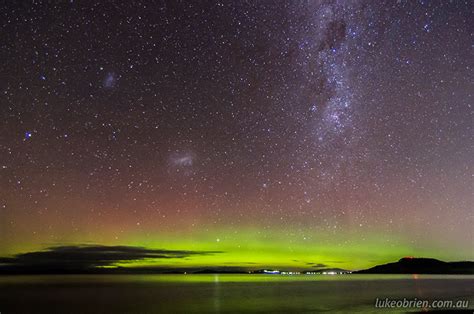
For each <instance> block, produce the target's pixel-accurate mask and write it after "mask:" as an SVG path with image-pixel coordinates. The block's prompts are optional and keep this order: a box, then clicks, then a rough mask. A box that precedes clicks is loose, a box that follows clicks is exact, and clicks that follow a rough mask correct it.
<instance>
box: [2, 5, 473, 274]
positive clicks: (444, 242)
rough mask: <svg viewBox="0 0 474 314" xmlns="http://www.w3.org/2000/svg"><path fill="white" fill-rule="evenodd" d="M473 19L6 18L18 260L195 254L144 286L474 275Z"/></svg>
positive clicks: (192, 14)
mask: <svg viewBox="0 0 474 314" xmlns="http://www.w3.org/2000/svg"><path fill="white" fill-rule="evenodd" d="M473 9H474V3H473V2H472V1H462V0H459V1H415V0H413V1H404V0H401V1H344V0H341V1H336V0H335V1H266V0H265V1H224V2H221V1H197V2H195V1H72V0H71V1H39V0H36V1H18V2H17V1H8V2H3V3H2V4H1V5H0V17H1V18H0V28H1V34H2V36H1V38H0V59H1V63H0V95H1V97H0V117H1V126H0V252H1V253H2V254H3V255H10V256H13V255H15V254H20V253H25V252H29V251H38V250H43V249H45V248H47V247H55V246H61V245H109V246H112V245H122V246H131V247H132V246H133V247H142V248H147V249H149V250H174V251H171V252H178V253H173V254H175V255H176V256H175V255H172V256H168V257H167V258H165V259H163V258H159V257H158V258H144V259H141V260H140V261H135V262H133V261H132V262H130V261H128V262H127V263H126V264H127V265H129V266H130V265H131V264H133V265H134V264H140V265H160V266H173V267H185V266H186V267H188V266H207V265H211V266H212V265H227V266H239V267H249V268H251V267H262V266H274V267H277V266H284V267H285V266H286V267H295V268H298V267H299V268H303V267H323V266H324V267H342V268H350V269H358V268H363V267H368V266H372V265H374V264H377V263H382V262H389V261H393V260H398V259H399V258H400V257H403V256H407V255H410V256H420V257H435V258H440V259H444V260H467V259H471V260H472V259H474V245H473V243H474V232H473V229H472V225H473V223H474V221H473V218H474V211H473V204H474V196H473V195H474V193H473V186H474V185H473V183H474V182H473V166H474V157H473V156H474V141H473V135H474V133H473V129H472V127H473V125H474V124H473V108H472V105H473V91H474V88H473V87H474V76H473V67H474V55H473V43H474V35H473V33H474V22H473V21H474V18H473V16H474V10H473ZM180 250H186V252H188V250H189V251H193V252H196V254H194V253H192V254H188V253H186V254H183V253H180V252H182V251H180ZM207 251H209V252H215V253H206V252H207ZM151 252H155V251H151ZM158 252H161V251H158ZM201 253H202V254H201ZM153 254H155V253H153ZM160 254H161V253H160ZM158 255H159V254H158ZM183 255H186V256H183ZM188 255H189V256H188ZM152 257H153V256H152ZM132 259H133V258H132Z"/></svg>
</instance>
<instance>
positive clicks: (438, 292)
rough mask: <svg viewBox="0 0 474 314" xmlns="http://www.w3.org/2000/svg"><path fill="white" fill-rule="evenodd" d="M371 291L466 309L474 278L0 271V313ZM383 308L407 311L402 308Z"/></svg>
mask: <svg viewBox="0 0 474 314" xmlns="http://www.w3.org/2000/svg"><path fill="white" fill-rule="evenodd" d="M377 297H378V298H386V297H388V298H396V299H400V298H403V297H406V298H418V299H454V300H458V299H463V300H469V301H470V308H471V309H472V308H473V306H474V276H423V275H418V276H412V275H406V276H405V275H402V276H400V275H339V276H322V275H317V276H310V275H301V276H281V275H68V276H60V275H54V276H5V277H0V313H1V314H9V313H61V314H63V313H81V314H87V313H94V314H96V313H115V314H117V313H242V312H252V313H266V312H272V313H319V312H327V311H334V312H340V313H357V312H359V313H370V312H378V311H376V310H377V309H375V308H374V300H375V298H377ZM379 311H380V310H379ZM383 311H384V312H407V311H408V310H383ZM412 311H415V309H412ZM418 311H419V310H418ZM471 312H472V311H471Z"/></svg>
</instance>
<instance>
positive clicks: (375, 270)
mask: <svg viewBox="0 0 474 314" xmlns="http://www.w3.org/2000/svg"><path fill="white" fill-rule="evenodd" d="M354 273H357V274H474V262H468V261H462V262H443V261H440V260H437V259H434V258H412V257H404V258H402V259H400V260H399V261H398V262H395V263H388V264H383V265H377V266H374V267H372V268H369V269H364V270H360V271H357V272H354Z"/></svg>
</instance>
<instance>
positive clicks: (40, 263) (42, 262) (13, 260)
mask: <svg viewBox="0 0 474 314" xmlns="http://www.w3.org/2000/svg"><path fill="white" fill-rule="evenodd" d="M218 253H222V252H221V251H188V250H166V249H148V248H144V247H138V246H105V245H70V246H55V247H49V248H47V249H45V250H42V251H35V252H28V253H22V254H17V255H15V256H13V257H0V270H2V269H3V270H6V271H8V270H12V271H20V270H25V271H26V270H28V271H37V272H56V271H57V272H61V271H88V270H94V269H96V268H98V267H106V266H113V265H114V264H116V263H119V262H121V263H124V262H132V261H142V260H156V259H175V258H189V257H193V256H202V255H212V254H218Z"/></svg>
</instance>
